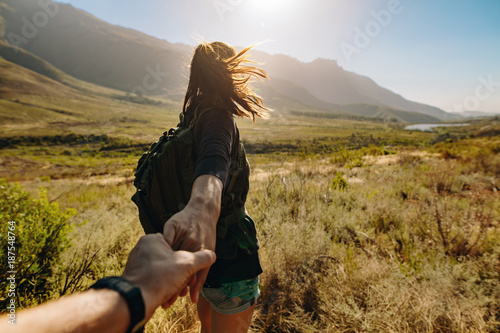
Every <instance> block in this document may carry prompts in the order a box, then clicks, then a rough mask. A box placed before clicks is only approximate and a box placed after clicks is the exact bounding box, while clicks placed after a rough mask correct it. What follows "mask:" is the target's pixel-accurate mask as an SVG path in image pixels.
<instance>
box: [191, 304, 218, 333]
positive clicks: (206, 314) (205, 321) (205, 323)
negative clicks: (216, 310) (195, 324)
mask: <svg viewBox="0 0 500 333" xmlns="http://www.w3.org/2000/svg"><path fill="white" fill-rule="evenodd" d="M196 307H197V308H198V317H199V318H200V322H201V333H211V330H210V313H211V312H212V307H211V306H210V303H209V302H208V301H207V300H206V299H204V298H203V297H201V296H200V298H199V299H198V303H196ZM214 332H216V331H214Z"/></svg>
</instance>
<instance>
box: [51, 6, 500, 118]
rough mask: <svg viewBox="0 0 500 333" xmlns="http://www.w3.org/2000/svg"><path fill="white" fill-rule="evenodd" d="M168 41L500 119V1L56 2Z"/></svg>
mask: <svg viewBox="0 0 500 333" xmlns="http://www.w3.org/2000/svg"><path fill="white" fill-rule="evenodd" d="M58 2H64V3H70V4H72V5H73V6H75V7H76V8H80V9H83V10H85V11H87V12H89V13H91V14H93V15H94V16H96V17H98V18H100V19H102V20H105V21H107V22H109V23H112V24H117V25H121V26H124V27H128V28H133V29H136V30H139V31H142V32H144V33H147V34H148V35H152V36H155V37H158V38H161V39H165V40H167V41H169V42H171V43H184V44H189V45H195V44H196V43H197V42H198V41H199V40H201V39H202V40H205V41H213V40H220V41H224V42H226V43H229V44H232V45H234V46H247V45H252V44H256V43H259V44H258V46H257V47H256V49H259V50H261V51H265V52H268V53H271V54H276V53H281V54H286V55H289V56H292V57H295V58H297V59H299V60H301V61H303V62H311V61H313V60H315V59H317V58H326V59H333V60H336V61H337V62H338V64H339V65H340V66H342V67H343V68H344V69H346V70H348V71H351V72H355V73H357V74H360V75H364V76H368V77H370V78H371V79H373V80H374V81H375V82H376V83H377V84H379V85H380V86H382V87H384V88H387V89H390V90H392V91H393V92H395V93H397V94H400V95H402V96H403V97H405V98H407V99H409V100H412V101H417V102H421V103H425V104H430V105H433V106H437V107H439V108H441V109H443V110H445V111H449V112H459V111H475V110H479V111H486V112H498V113H500V1H499V0H475V1H472V0H140V1H139V0H59V1H58Z"/></svg>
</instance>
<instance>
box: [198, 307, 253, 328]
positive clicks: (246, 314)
mask: <svg viewBox="0 0 500 333" xmlns="http://www.w3.org/2000/svg"><path fill="white" fill-rule="evenodd" d="M207 303H208V302H207ZM254 309H255V305H253V306H252V307H251V308H249V309H248V310H246V311H243V312H240V313H237V314H234V315H225V314H220V313H218V312H217V311H215V310H214V309H211V312H210V314H211V317H210V321H211V325H210V326H211V329H212V332H213V333H247V332H248V328H249V327H250V324H251V322H252V315H253V310H254ZM202 332H203V329H202Z"/></svg>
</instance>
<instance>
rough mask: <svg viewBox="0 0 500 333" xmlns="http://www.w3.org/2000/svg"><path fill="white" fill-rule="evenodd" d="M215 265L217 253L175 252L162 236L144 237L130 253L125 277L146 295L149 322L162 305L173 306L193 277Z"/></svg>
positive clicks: (206, 251) (124, 273) (145, 301)
mask: <svg viewBox="0 0 500 333" xmlns="http://www.w3.org/2000/svg"><path fill="white" fill-rule="evenodd" d="M214 262H215V253H213V252H212V251H208V250H205V251H200V252H196V253H190V252H186V251H178V252H174V251H173V250H172V248H171V247H170V245H169V244H168V243H167V242H166V241H165V238H164V237H163V236H162V235H161V234H160V233H158V234H153V235H146V236H143V237H142V238H141V239H140V240H139V242H137V245H136V246H135V247H134V248H133V249H132V251H131V252H130V254H129V257H128V260H127V264H126V266H125V270H124V271H123V274H122V276H123V277H124V278H126V279H127V280H129V281H131V282H133V283H134V284H136V285H137V286H138V287H139V288H140V289H141V292H142V296H143V298H144V303H145V305H146V318H147V319H149V318H150V317H151V316H152V315H153V313H154V311H155V310H156V308H157V307H158V306H160V305H163V306H164V307H168V306H170V305H172V304H173V303H174V302H175V300H176V299H177V297H178V296H179V294H180V293H181V291H182V290H183V289H185V288H186V286H187V285H188V282H189V281H190V280H191V278H192V276H193V275H194V274H196V273H197V272H198V271H200V270H202V269H204V270H207V269H209V267H210V266H211V265H212V264H213V263H214Z"/></svg>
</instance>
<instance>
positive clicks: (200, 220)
mask: <svg viewBox="0 0 500 333" xmlns="http://www.w3.org/2000/svg"><path fill="white" fill-rule="evenodd" d="M250 48H251V47H248V48H246V49H244V50H243V51H241V52H239V53H236V52H235V50H234V48H233V47H231V46H229V45H227V44H225V43H221V42H213V43H209V44H208V43H202V44H200V45H198V47H197V48H196V50H195V52H194V55H193V59H192V62H191V73H190V78H189V84H188V88H187V92H186V96H185V99H184V106H183V110H182V114H181V124H180V125H183V126H187V125H188V124H193V123H194V137H195V151H196V153H197V154H196V166H195V172H194V182H193V187H192V192H191V197H190V200H189V202H188V204H187V205H186V207H185V208H184V209H183V210H182V211H180V212H179V213H178V214H176V215H174V216H173V217H172V218H170V219H169V220H168V221H167V223H166V224H165V228H164V235H165V238H166V239H167V242H168V243H169V244H170V245H171V246H172V247H173V248H175V249H182V250H189V251H198V250H200V249H211V250H215V252H216V254H217V261H216V262H215V264H214V265H213V266H212V267H211V268H210V270H209V271H208V270H204V271H202V272H200V273H198V274H197V275H196V276H195V277H194V278H193V279H192V280H191V282H190V283H189V287H190V293H191V298H192V299H193V301H194V302H197V307H198V315H199V318H200V321H201V324H202V330H201V331H202V332H213V333H219V332H246V331H247V330H248V328H249V326H250V322H251V318H252V314H253V311H254V308H255V302H256V300H257V298H258V296H259V288H258V287H259V286H258V284H259V278H258V277H259V274H260V273H262V268H261V266H260V262H259V256H258V252H257V249H258V241H257V238H256V231H255V224H254V223H253V221H252V219H251V218H250V217H249V216H248V215H247V214H246V211H245V206H244V205H245V201H246V197H247V193H248V188H249V173H250V169H249V166H248V161H247V159H246V157H245V155H244V150H242V149H241V148H240V143H239V134H238V128H237V126H236V123H235V121H234V117H246V118H251V119H253V120H254V121H255V118H256V117H260V118H265V117H266V116H267V112H268V111H270V110H269V109H267V108H266V107H264V105H263V102H262V99H261V98H260V97H258V96H257V95H256V94H255V93H254V92H253V91H252V89H251V88H250V87H249V85H248V83H249V80H250V79H251V78H252V77H258V78H267V74H266V73H265V71H263V70H262V69H259V68H256V67H252V66H242V65H243V64H244V63H249V62H250V61H248V60H247V59H246V53H247V51H248V50H249V49H250ZM186 293H187V290H184V291H183V292H182V293H181V295H185V294H186ZM198 294H199V295H200V296H201V298H200V299H199V301H198Z"/></svg>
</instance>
